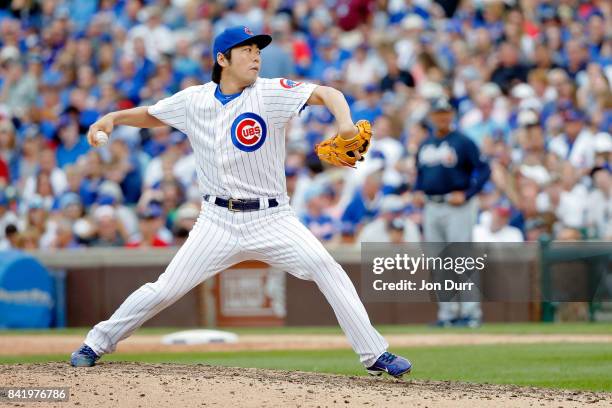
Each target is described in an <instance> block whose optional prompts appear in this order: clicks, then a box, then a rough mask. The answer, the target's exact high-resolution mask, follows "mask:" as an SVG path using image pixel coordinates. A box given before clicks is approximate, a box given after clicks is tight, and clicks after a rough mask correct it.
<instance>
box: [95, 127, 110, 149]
mask: <svg viewBox="0 0 612 408" xmlns="http://www.w3.org/2000/svg"><path fill="white" fill-rule="evenodd" d="M94 142H95V143H96V147H102V146H104V145H105V144H107V143H108V135H107V134H106V133H104V132H103V131H101V130H98V131H97V132H96V134H95V135H94Z"/></svg>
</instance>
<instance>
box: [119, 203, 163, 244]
mask: <svg viewBox="0 0 612 408" xmlns="http://www.w3.org/2000/svg"><path fill="white" fill-rule="evenodd" d="M163 215H164V214H163V211H162V208H161V206H160V205H159V204H158V203H156V202H150V203H149V204H146V206H145V207H144V208H143V209H141V210H140V211H139V213H138V218H139V220H140V221H139V230H140V236H139V237H136V238H135V239H131V240H130V241H129V242H128V243H127V244H126V246H127V247H128V248H138V247H167V246H169V245H170V244H171V242H170V239H168V238H166V237H167V235H168V234H164V231H163V228H164V218H163ZM166 232H167V231H166ZM164 235H165V236H164Z"/></svg>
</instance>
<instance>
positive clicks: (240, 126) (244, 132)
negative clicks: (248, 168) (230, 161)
mask: <svg viewBox="0 0 612 408" xmlns="http://www.w3.org/2000/svg"><path fill="white" fill-rule="evenodd" d="M230 133H231V135H232V143H234V146H236V147H237V148H238V149H240V150H242V151H243V152H253V151H255V150H257V149H259V148H260V147H261V146H262V145H263V144H264V142H265V141H266V133H267V128H266V122H265V121H264V120H263V119H262V117H261V116H259V115H258V114H256V113H253V112H246V113H243V114H241V115H240V116H238V117H237V118H236V119H235V120H234V123H232V128H231V130H230Z"/></svg>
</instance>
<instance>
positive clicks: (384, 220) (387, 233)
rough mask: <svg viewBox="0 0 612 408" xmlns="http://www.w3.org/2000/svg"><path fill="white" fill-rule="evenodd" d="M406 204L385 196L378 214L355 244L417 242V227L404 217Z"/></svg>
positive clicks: (397, 198) (418, 238)
mask: <svg viewBox="0 0 612 408" xmlns="http://www.w3.org/2000/svg"><path fill="white" fill-rule="evenodd" d="M405 211H406V203H405V202H404V200H403V199H402V198H400V197H399V196H396V195H387V196H385V197H384V198H383V199H382V202H381V204H380V214H379V215H378V216H377V217H376V218H375V219H374V221H372V222H371V223H369V224H368V225H366V226H365V227H364V228H363V229H362V230H361V232H360V233H359V236H358V237H357V240H356V244H357V245H359V244H361V243H362V242H393V243H402V242H419V241H420V240H421V237H420V232H419V227H418V225H416V223H415V222H414V221H412V220H411V219H410V218H407V217H405V216H404V214H405Z"/></svg>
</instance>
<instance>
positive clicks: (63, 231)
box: [50, 218, 80, 249]
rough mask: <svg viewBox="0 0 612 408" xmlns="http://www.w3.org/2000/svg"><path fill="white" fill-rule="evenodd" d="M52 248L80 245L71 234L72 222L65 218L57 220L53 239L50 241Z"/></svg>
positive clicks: (76, 246) (69, 247)
mask: <svg viewBox="0 0 612 408" xmlns="http://www.w3.org/2000/svg"><path fill="white" fill-rule="evenodd" d="M50 247H51V248H53V249H74V248H78V247H80V245H79V244H78V242H77V241H76V239H75V238H74V236H73V234H72V223H71V222H70V220H67V219H65V218H62V219H60V220H59V221H57V226H56V228H55V239H54V240H53V242H52V243H51V246H50Z"/></svg>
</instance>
